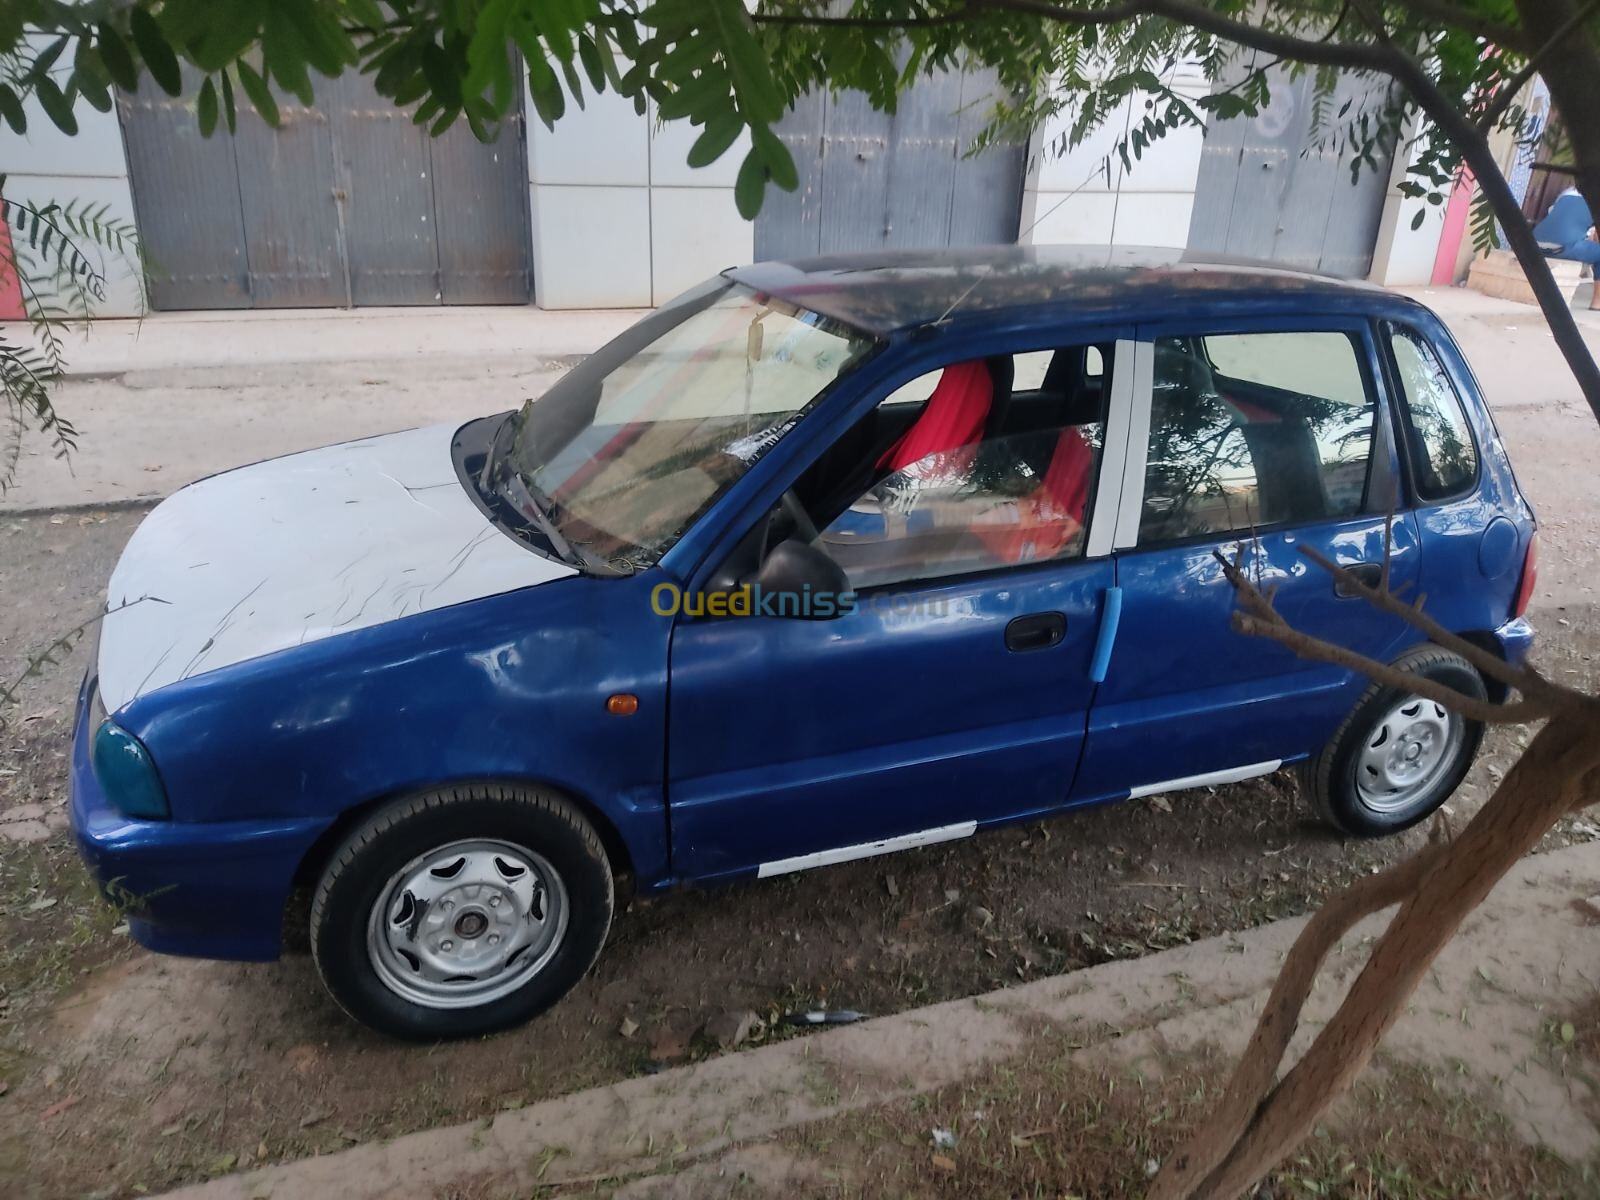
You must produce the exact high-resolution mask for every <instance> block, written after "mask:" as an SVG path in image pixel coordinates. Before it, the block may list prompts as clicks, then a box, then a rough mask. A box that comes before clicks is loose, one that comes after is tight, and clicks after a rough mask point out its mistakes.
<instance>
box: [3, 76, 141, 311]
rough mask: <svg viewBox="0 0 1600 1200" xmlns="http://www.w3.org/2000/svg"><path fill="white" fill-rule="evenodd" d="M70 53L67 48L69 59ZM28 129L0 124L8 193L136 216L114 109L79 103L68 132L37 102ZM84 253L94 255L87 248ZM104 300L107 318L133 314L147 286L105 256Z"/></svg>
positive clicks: (112, 215) (111, 215)
mask: <svg viewBox="0 0 1600 1200" xmlns="http://www.w3.org/2000/svg"><path fill="white" fill-rule="evenodd" d="M71 53H72V52H71V51H70V50H69V51H68V52H67V57H68V58H69V59H70V57H71ZM26 111H27V116H28V132H27V135H26V136H24V137H18V136H17V135H16V134H15V133H13V132H12V131H11V127H10V126H9V125H6V124H4V123H0V171H4V172H5V174H6V187H5V194H6V195H7V196H8V197H10V198H11V199H14V200H26V201H29V202H31V203H36V204H40V203H48V202H50V201H56V202H58V203H61V204H66V203H69V202H71V201H75V200H76V201H81V202H83V203H85V204H96V205H98V204H106V205H109V210H108V211H107V213H106V217H107V219H108V220H121V221H131V220H133V193H132V191H131V190H130V188H129V186H128V163H127V159H126V158H125V157H124V155H123V153H122V129H121V127H120V126H119V124H118V122H117V115H116V110H115V109H113V110H112V111H111V112H107V113H102V112H96V111H95V110H94V109H92V108H90V107H89V105H88V104H87V103H84V102H81V101H80V102H79V104H78V105H77V107H76V108H75V109H74V110H73V113H74V115H75V116H76V117H77V119H78V132H77V133H76V134H74V135H72V136H68V135H67V134H64V133H62V132H60V131H59V130H58V129H56V127H55V125H53V124H52V123H51V121H50V118H49V117H47V116H45V114H44V111H43V110H42V109H41V108H40V107H39V106H38V103H37V102H36V101H33V100H31V99H30V100H29V101H28V102H27V106H26ZM82 249H83V250H84V252H85V253H94V252H93V251H92V250H91V249H90V247H89V246H83V247H82ZM102 265H103V266H104V268H105V271H106V298H105V301H104V302H103V303H101V304H99V305H98V306H97V308H96V310H95V311H96V314H97V315H99V316H104V317H135V316H138V315H140V314H141V313H142V312H143V311H144V285H143V281H142V280H141V279H140V278H139V275H138V272H137V271H136V270H132V269H130V268H129V266H128V264H126V263H122V262H118V261H116V260H114V259H104V260H103V264H102Z"/></svg>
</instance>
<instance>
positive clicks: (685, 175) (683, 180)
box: [650, 108, 750, 188]
mask: <svg viewBox="0 0 1600 1200" xmlns="http://www.w3.org/2000/svg"><path fill="white" fill-rule="evenodd" d="M703 129H704V126H699V125H691V124H689V122H687V121H668V122H667V123H666V124H665V125H662V124H659V123H657V122H656V120H655V113H654V109H653V108H652V110H651V121H650V182H651V183H653V184H655V185H656V186H657V187H661V186H666V187H728V188H731V187H732V186H733V181H734V180H735V179H736V178H737V177H738V175H739V164H740V163H742V162H744V156H745V155H746V154H747V153H748V152H749V150H750V134H749V132H748V131H747V132H744V133H741V134H740V135H739V140H738V141H736V142H734V143H733V145H732V146H729V147H728V149H727V150H726V151H725V152H724V153H723V155H722V157H721V158H719V159H717V161H716V162H714V163H712V164H711V165H710V166H707V167H699V168H695V167H691V166H690V165H689V163H688V161H687V160H688V157H689V147H691V146H693V145H694V143H695V140H696V139H697V138H698V137H699V136H700V134H701V132H702V130H703Z"/></svg>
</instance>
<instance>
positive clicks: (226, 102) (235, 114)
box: [218, 71, 239, 133]
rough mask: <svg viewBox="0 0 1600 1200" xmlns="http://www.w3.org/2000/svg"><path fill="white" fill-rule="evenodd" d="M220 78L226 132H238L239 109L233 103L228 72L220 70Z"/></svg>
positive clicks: (231, 86)
mask: <svg viewBox="0 0 1600 1200" xmlns="http://www.w3.org/2000/svg"><path fill="white" fill-rule="evenodd" d="M218 78H219V79H221V80H222V118H223V120H225V121H227V123H228V132H229V133H237V132H239V110H238V108H237V107H236V106H235V104H234V99H233V81H232V80H231V79H229V78H228V73H227V72H226V71H222V72H220V73H219V74H218Z"/></svg>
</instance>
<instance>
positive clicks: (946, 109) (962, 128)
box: [755, 71, 1027, 258]
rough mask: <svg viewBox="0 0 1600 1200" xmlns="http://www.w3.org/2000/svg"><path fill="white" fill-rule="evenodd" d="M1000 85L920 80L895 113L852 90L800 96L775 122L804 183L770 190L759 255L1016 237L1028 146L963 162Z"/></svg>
mask: <svg viewBox="0 0 1600 1200" xmlns="http://www.w3.org/2000/svg"><path fill="white" fill-rule="evenodd" d="M995 86H996V84H995V79H994V76H993V74H992V73H990V72H981V71H964V72H949V73H945V74H941V75H936V76H932V77H923V78H921V79H919V80H917V82H916V83H915V84H914V85H913V86H912V87H911V88H910V90H909V91H907V92H905V93H904V94H903V95H902V96H901V97H900V105H899V111H898V112H897V113H895V114H894V115H893V116H890V115H888V114H886V113H880V112H875V111H874V110H873V108H872V105H871V104H870V103H868V101H867V98H866V97H865V96H864V95H862V94H861V93H859V92H844V93H841V94H840V95H839V96H838V97H837V98H834V97H830V96H828V95H827V94H826V93H815V94H812V95H809V96H805V97H803V98H802V99H801V100H800V101H799V102H798V103H797V104H796V105H795V107H794V108H793V109H791V110H790V112H789V114H788V115H787V116H786V117H784V119H783V120H782V121H781V122H780V123H779V125H778V127H777V133H778V136H779V137H781V138H782V139H783V141H784V143H785V144H786V145H787V146H788V147H789V150H790V152H791V153H792V154H793V155H794V159H795V163H796V165H797V166H798V167H799V171H800V186H799V188H798V189H797V190H795V191H793V192H784V191H780V190H779V189H777V188H772V187H769V188H768V189H767V197H766V203H765V204H764V205H763V206H762V209H761V215H760V216H758V217H757V218H756V229H755V251H756V257H757V258H799V257H805V256H808V255H814V254H832V253H839V252H845V251H853V250H874V249H883V248H890V247H912V246H963V245H981V244H985V243H990V242H1014V241H1015V240H1016V238H1017V226H1018V222H1019V220H1020V219H1021V212H1022V178H1023V172H1024V170H1025V168H1026V160H1027V148H1026V147H1025V146H1021V145H1007V146H996V147H993V148H991V149H989V150H987V151H985V152H984V153H983V154H980V155H978V156H977V157H975V158H965V157H963V155H964V154H965V152H966V149H967V147H968V146H970V145H971V143H972V139H973V137H974V136H976V134H977V133H978V131H979V130H980V129H982V128H983V125H984V123H985V116H986V111H987V105H986V104H985V101H986V100H987V99H988V98H989V97H992V96H993V95H994V92H995Z"/></svg>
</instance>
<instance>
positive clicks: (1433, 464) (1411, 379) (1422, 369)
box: [1387, 325, 1478, 500]
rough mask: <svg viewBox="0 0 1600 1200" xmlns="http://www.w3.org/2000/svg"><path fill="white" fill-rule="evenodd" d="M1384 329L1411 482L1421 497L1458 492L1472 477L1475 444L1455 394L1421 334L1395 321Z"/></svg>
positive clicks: (1475, 471) (1441, 496)
mask: <svg viewBox="0 0 1600 1200" xmlns="http://www.w3.org/2000/svg"><path fill="white" fill-rule="evenodd" d="M1387 333H1388V341H1389V349H1390V351H1391V352H1392V353H1393V354H1394V365H1395V374H1396V375H1397V376H1398V377H1399V380H1400V391H1401V398H1402V400H1403V401H1404V404H1403V419H1404V424H1405V426H1406V437H1405V442H1406V451H1407V457H1408V458H1409V459H1410V460H1411V478H1412V486H1413V487H1415V488H1416V492H1417V496H1418V497H1419V498H1421V499H1423V500H1444V499H1448V498H1449V497H1451V496H1455V495H1459V494H1460V493H1461V492H1464V491H1466V490H1467V489H1468V488H1470V487H1471V486H1472V484H1473V482H1474V481H1475V480H1476V479H1477V478H1478V448H1477V446H1476V445H1475V444H1474V442H1473V440H1472V427H1471V425H1469V424H1468V423H1467V414H1466V411H1465V410H1464V409H1463V408H1462V407H1461V397H1460V396H1459V395H1457V394H1456V389H1455V387H1454V386H1453V385H1452V384H1451V382H1450V376H1449V375H1447V374H1446V373H1445V369H1444V365H1443V364H1442V363H1440V361H1439V356H1438V355H1437V354H1436V353H1435V352H1434V349H1433V347H1432V346H1430V345H1429V344H1428V342H1427V339H1426V338H1424V337H1423V336H1422V335H1421V334H1419V333H1417V332H1416V331H1415V330H1413V329H1407V328H1405V327H1404V326H1401V325H1391V326H1389V327H1388V330H1387Z"/></svg>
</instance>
